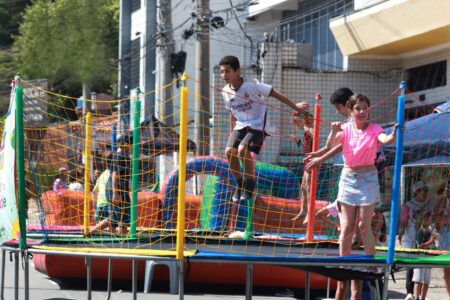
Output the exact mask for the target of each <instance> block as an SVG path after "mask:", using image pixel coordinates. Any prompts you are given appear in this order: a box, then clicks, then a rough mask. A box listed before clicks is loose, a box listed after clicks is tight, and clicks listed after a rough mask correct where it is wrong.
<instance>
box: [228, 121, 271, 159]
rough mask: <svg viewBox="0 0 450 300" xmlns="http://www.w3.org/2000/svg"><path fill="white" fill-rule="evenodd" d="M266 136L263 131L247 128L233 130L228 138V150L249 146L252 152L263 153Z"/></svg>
mask: <svg viewBox="0 0 450 300" xmlns="http://www.w3.org/2000/svg"><path fill="white" fill-rule="evenodd" d="M265 136H266V134H265V132H264V131H262V130H256V129H252V128H250V127H245V128H242V129H239V130H233V132H232V133H231V135H230V137H229V138H228V142H227V148H236V149H237V148H238V147H239V145H242V146H247V149H248V150H249V151H250V152H254V153H256V154H258V153H259V151H261V148H262V145H263V143H264V138H265Z"/></svg>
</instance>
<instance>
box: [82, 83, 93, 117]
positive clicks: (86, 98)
mask: <svg viewBox="0 0 450 300" xmlns="http://www.w3.org/2000/svg"><path fill="white" fill-rule="evenodd" d="M82 88H83V116H86V114H87V113H88V112H90V111H91V107H92V102H91V101H90V100H91V86H90V85H89V84H87V83H85V82H83V87H82Z"/></svg>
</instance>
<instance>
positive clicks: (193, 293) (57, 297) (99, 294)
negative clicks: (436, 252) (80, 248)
mask: <svg viewBox="0 0 450 300" xmlns="http://www.w3.org/2000/svg"><path fill="white" fill-rule="evenodd" d="M20 265H21V264H20ZM405 275H406V272H399V273H396V274H395V279H396V282H395V283H394V282H393V281H392V280H390V281H389V299H393V300H403V299H404V298H405V296H406V295H405V288H404V287H405ZM29 282H30V283H29V284H30V298H29V299H30V300H78V299H87V292H86V284H85V282H84V281H70V282H66V281H65V282H60V281H57V280H52V279H50V278H48V277H47V276H46V275H44V274H42V273H40V272H37V271H36V270H34V266H33V264H32V261H30V281H29ZM19 285H20V289H19V299H25V296H24V295H25V294H24V289H23V286H24V279H23V270H22V268H21V269H20V280H19ZM142 290H143V285H142V282H140V284H139V285H138V291H139V293H138V295H137V299H158V300H159V299H162V300H165V299H179V297H178V295H171V294H169V293H168V291H169V287H168V285H165V286H160V287H156V291H155V292H152V293H150V294H144V293H142ZM283 292H284V291H283V290H274V289H256V288H255V289H254V293H253V297H252V299H256V300H261V299H278V300H280V299H303V291H295V295H289V293H283ZM283 294H284V296H281V295H283ZM275 295H280V296H275ZM106 297H107V292H106V283H105V282H94V291H93V293H92V298H91V299H92V300H100V299H102V300H103V299H106ZM184 298H185V299H187V300H190V299H204V300H208V299H209V300H213V299H245V289H244V287H208V286H192V287H190V286H186V287H185V297H184ZM4 299H5V300H12V299H14V262H12V261H10V256H9V254H8V252H7V257H6V271H5V290H4ZM110 299H111V300H116V299H117V300H118V299H120V300H122V299H133V294H132V293H131V283H130V282H125V283H124V282H113V289H112V294H111V297H110ZM311 299H317V300H318V299H322V298H311ZM428 299H429V300H447V299H449V296H448V295H447V293H446V291H445V287H444V282H443V271H442V269H433V271H432V279H431V284H430V288H429V291H428Z"/></svg>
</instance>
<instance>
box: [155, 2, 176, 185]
mask: <svg viewBox="0 0 450 300" xmlns="http://www.w3.org/2000/svg"><path fill="white" fill-rule="evenodd" d="M156 26H157V30H156V36H155V41H156V43H155V44H156V80H155V81H156V86H157V87H158V89H159V90H158V91H156V94H155V97H156V99H155V100H156V101H155V102H156V105H157V110H158V114H157V115H158V118H159V119H160V120H161V122H163V123H164V124H166V125H167V126H168V127H173V87H172V86H169V87H166V88H161V87H163V86H166V85H167V84H169V83H170V82H171V81H172V71H171V68H170V66H171V54H172V53H173V51H174V41H173V35H172V1H171V0H157V1H156ZM174 158H175V153H174ZM158 159H159V180H160V182H164V181H165V176H166V174H167V173H168V172H169V170H170V169H171V168H173V164H172V163H171V159H169V156H168V155H166V154H164V155H160V156H159V157H158Z"/></svg>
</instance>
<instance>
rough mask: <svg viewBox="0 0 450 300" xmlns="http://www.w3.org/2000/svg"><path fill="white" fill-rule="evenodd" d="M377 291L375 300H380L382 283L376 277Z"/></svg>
mask: <svg viewBox="0 0 450 300" xmlns="http://www.w3.org/2000/svg"><path fill="white" fill-rule="evenodd" d="M375 291H376V293H377V298H376V299H375V300H380V285H379V282H378V279H375Z"/></svg>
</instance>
